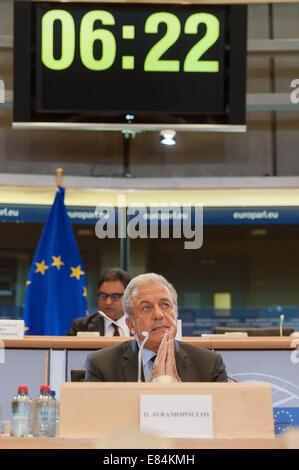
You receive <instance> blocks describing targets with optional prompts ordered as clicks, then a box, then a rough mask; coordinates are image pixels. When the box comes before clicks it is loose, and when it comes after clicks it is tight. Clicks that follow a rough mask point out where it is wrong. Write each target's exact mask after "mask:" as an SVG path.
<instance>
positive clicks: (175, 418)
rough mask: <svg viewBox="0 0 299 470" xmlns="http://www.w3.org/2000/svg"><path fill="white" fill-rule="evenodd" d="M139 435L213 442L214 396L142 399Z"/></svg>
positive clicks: (148, 396) (150, 396)
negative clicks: (143, 433)
mask: <svg viewBox="0 0 299 470" xmlns="http://www.w3.org/2000/svg"><path fill="white" fill-rule="evenodd" d="M140 431H147V432H156V433H158V434H159V435H160V436H162V437H189V438H192V437H194V438H213V409H212V395H140Z"/></svg>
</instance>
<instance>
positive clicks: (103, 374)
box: [85, 273, 228, 382]
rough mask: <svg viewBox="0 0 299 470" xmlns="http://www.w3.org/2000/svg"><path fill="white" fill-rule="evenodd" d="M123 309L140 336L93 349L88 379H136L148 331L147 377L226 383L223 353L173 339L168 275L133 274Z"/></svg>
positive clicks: (171, 291)
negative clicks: (165, 376)
mask: <svg viewBox="0 0 299 470" xmlns="http://www.w3.org/2000/svg"><path fill="white" fill-rule="evenodd" d="M123 308H124V312H125V313H126V315H127V319H126V322H127V325H128V327H129V328H130V331H131V332H132V333H133V334H134V335H135V339H133V340H128V341H125V342H122V343H121V344H119V345H117V346H113V347H111V348H104V349H102V350H100V351H95V352H92V353H90V354H89V355H88V356H87V360H86V376H85V380H86V381H91V382H135V381H137V379H138V350H139V345H140V344H141V342H142V341H143V340H144V336H143V335H142V332H144V331H145V332H148V333H149V336H148V339H147V341H146V343H145V346H144V348H143V352H142V365H143V367H142V380H144V381H146V382H147V381H155V380H156V379H157V377H159V376H162V375H169V376H171V377H172V378H173V380H174V381H176V380H177V381H183V382H218V381H219V382H227V380H228V379H227V375H226V371H225V366H224V364H223V361H222V358H221V356H220V355H219V354H218V353H216V352H214V351H209V350H207V349H202V348H199V347H196V346H193V345H191V344H188V343H185V342H182V341H176V340H175V339H174V338H175V335H176V321H177V294H176V291H175V289H174V288H173V286H172V285H171V284H170V283H169V282H168V281H167V280H166V279H165V278H164V277H162V276H160V275H158V274H154V273H149V274H142V275H140V276H137V277H135V278H133V279H132V281H131V282H130V283H129V285H128V286H127V288H126V290H125V293H124V296H123ZM153 361H154V362H153Z"/></svg>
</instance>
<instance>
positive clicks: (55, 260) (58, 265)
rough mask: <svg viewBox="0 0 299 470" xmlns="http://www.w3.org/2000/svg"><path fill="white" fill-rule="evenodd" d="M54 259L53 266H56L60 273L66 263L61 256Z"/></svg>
mask: <svg viewBox="0 0 299 470" xmlns="http://www.w3.org/2000/svg"><path fill="white" fill-rule="evenodd" d="M52 258H53V263H52V264H51V266H56V268H57V269H58V271H59V270H60V267H61V266H63V265H64V263H63V262H62V261H61V256H52Z"/></svg>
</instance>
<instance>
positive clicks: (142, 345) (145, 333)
mask: <svg viewBox="0 0 299 470" xmlns="http://www.w3.org/2000/svg"><path fill="white" fill-rule="evenodd" d="M141 334H142V336H144V340H143V341H142V343H141V345H140V348H139V352H138V382H141V354H142V350H143V348H144V345H145V343H146V341H147V338H148V337H149V333H148V332H147V331H142V332H141Z"/></svg>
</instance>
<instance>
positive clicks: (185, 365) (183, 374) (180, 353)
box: [175, 341, 192, 382]
mask: <svg viewBox="0 0 299 470" xmlns="http://www.w3.org/2000/svg"><path fill="white" fill-rule="evenodd" d="M175 361H176V367H177V371H178V375H179V377H180V379H181V381H182V382H192V370H191V365H190V361H189V359H188V354H187V353H186V352H185V351H184V350H183V349H182V347H181V345H180V343H179V342H178V341H175Z"/></svg>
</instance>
